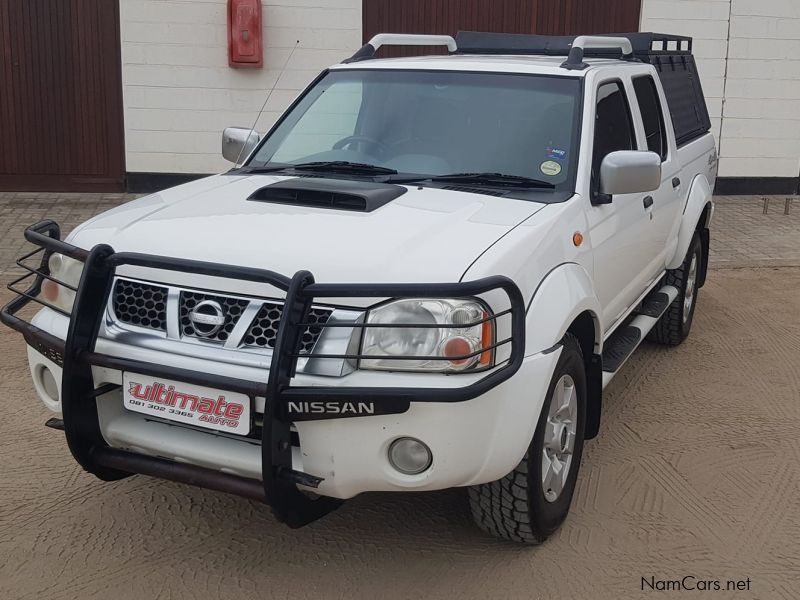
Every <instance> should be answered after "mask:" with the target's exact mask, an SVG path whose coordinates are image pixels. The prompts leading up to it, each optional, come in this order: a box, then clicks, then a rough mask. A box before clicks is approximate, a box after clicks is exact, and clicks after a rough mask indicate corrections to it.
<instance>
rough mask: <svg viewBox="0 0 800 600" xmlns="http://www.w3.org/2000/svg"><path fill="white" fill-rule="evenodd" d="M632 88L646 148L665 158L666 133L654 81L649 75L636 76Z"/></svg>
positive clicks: (662, 158)
mask: <svg viewBox="0 0 800 600" xmlns="http://www.w3.org/2000/svg"><path fill="white" fill-rule="evenodd" d="M633 90H634V91H635V92H636V101H637V102H638V103H639V110H640V111H641V113H642V122H643V123H644V134H645V136H646V138H647V149H648V150H650V151H651V152H655V153H656V154H658V155H659V156H660V157H661V160H667V148H668V146H667V133H666V131H665V130H664V115H663V113H662V112H661V102H659V100H658V92H657V91H656V83H655V81H653V78H652V77H650V76H649V75H645V76H644V77H636V78H634V80H633Z"/></svg>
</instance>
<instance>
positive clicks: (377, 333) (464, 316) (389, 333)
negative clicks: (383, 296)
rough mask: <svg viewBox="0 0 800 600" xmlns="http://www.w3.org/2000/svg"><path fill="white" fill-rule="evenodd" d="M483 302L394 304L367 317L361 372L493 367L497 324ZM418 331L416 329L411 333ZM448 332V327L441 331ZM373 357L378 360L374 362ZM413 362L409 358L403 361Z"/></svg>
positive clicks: (407, 301)
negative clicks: (489, 317) (491, 348)
mask: <svg viewBox="0 0 800 600" xmlns="http://www.w3.org/2000/svg"><path fill="white" fill-rule="evenodd" d="M489 314H490V313H489V310H488V309H487V307H486V306H485V305H484V304H483V303H482V302H481V301H479V300H477V299H475V300H473V299H468V300H460V299H452V300H451V299H441V300H439V299H407V300H394V301H392V302H388V303H386V304H383V305H381V306H379V307H377V308H375V309H373V310H370V311H369V312H368V313H367V317H366V324H367V325H380V327H365V328H364V335H363V341H362V344H361V352H360V354H361V355H362V356H364V357H366V358H362V359H361V363H360V368H362V369H382V370H387V371H440V372H441V371H450V372H452V371H466V370H469V369H475V368H480V367H487V366H491V364H492V361H493V358H494V352H493V351H492V350H486V348H488V347H490V346H491V345H492V344H493V343H494V322H493V321H491V320H485V319H486V318H487V317H488V316H489ZM411 325H414V327H411ZM443 326H444V327H443ZM372 357H374V358H372ZM403 357H409V358H403Z"/></svg>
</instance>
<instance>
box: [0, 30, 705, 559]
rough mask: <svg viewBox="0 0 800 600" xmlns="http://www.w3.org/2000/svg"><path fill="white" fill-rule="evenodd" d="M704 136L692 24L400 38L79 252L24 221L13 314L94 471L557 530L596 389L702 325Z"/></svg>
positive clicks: (353, 62)
mask: <svg viewBox="0 0 800 600" xmlns="http://www.w3.org/2000/svg"><path fill="white" fill-rule="evenodd" d="M387 45H424V46H442V50H444V49H445V47H446V50H447V51H446V53H445V52H441V53H440V54H432V55H429V56H418V57H410V58H380V56H379V55H378V54H377V53H378V51H379V49H380V48H381V47H382V46H387ZM433 51H434V50H432V52H433ZM709 131H710V123H709V118H708V113H707V110H706V106H705V101H704V98H703V93H702V89H701V87H700V82H699V79H698V75H697V69H696V66H695V61H694V59H693V56H692V51H691V40H690V39H688V38H682V37H679V36H671V35H661V34H651V33H636V34H628V35H620V36H615V37H610V36H581V37H568V38H564V37H544V36H525V35H521V36H518V35H501V34H485V33H476V32H465V33H460V34H459V35H458V36H457V37H456V38H453V37H448V36H410V35H391V34H382V35H379V36H377V37H376V38H374V39H373V40H372V41H371V42H370V43H368V44H366V45H365V46H364V47H363V48H361V49H360V50H359V51H358V52H356V54H354V55H353V56H352V57H351V58H350V59H348V60H345V61H344V62H343V63H341V64H337V65H335V66H333V67H331V68H329V69H327V70H326V71H324V72H323V73H322V74H321V75H319V77H318V78H317V79H316V80H315V81H313V83H311V84H310V86H309V87H308V88H307V89H306V90H305V91H304V92H303V93H302V94H300V96H299V97H298V98H297V99H296V100H295V101H294V103H293V104H292V105H291V106H290V107H289V108H288V110H287V111H286V112H285V114H283V116H282V117H280V119H278V121H277V122H276V123H275V125H274V126H273V127H272V129H271V130H270V131H269V132H268V133H266V134H265V135H264V136H263V138H261V137H260V136H259V135H258V134H256V133H254V132H253V131H252V130H248V129H238V128H229V129H227V130H226V131H225V132H224V134H223V154H224V156H225V157H227V158H229V159H230V160H232V161H235V162H237V164H236V166H235V168H233V169H232V170H230V171H228V172H226V173H223V174H220V175H216V176H213V177H208V178H204V179H199V180H196V181H193V182H190V183H188V184H185V185H182V186H179V187H176V188H174V189H170V190H166V191H162V192H160V193H156V194H153V195H150V196H146V197H142V198H139V199H137V200H134V201H132V202H129V203H127V204H124V205H121V206H119V207H117V208H114V209H112V210H110V211H108V212H105V213H103V214H100V215H99V216H96V217H94V218H92V219H90V220H89V221H87V222H85V223H83V224H82V225H80V226H79V227H77V228H76V229H75V230H74V231H72V232H71V233H70V234H69V235H68V236H66V238H65V239H63V240H62V239H61V235H60V231H59V227H58V225H57V224H56V223H54V222H52V221H43V222H40V223H37V224H34V225H32V226H31V227H29V228H28V229H27V230H26V231H25V237H26V238H27V240H28V241H29V242H31V243H32V244H33V246H34V247H33V249H32V250H31V252H30V253H29V254H28V255H26V256H25V257H23V258H22V259H20V261H19V262H18V264H19V265H20V266H21V267H22V268H24V269H25V275H24V276H23V277H20V278H19V279H18V280H17V281H15V282H14V283H13V284H12V285H11V286H10V287H11V289H12V290H13V291H14V292H15V293H16V294H17V295H16V297H15V298H14V299H13V300H12V301H11V302H10V303H9V304H8V305H7V306H6V307H5V308H4V309H3V310H2V320H3V322H4V323H5V324H6V325H8V326H10V327H12V328H14V329H16V330H18V331H20V332H21V333H22V334H23V335H24V338H25V340H26V342H27V354H28V360H29V362H30V373H31V376H32V378H33V386H34V389H35V392H36V395H37V396H38V397H39V398H40V399H41V401H42V402H44V404H45V406H46V407H47V408H49V409H50V410H51V411H53V412H54V413H55V414H54V415H53V418H52V419H50V420H49V421H48V424H49V425H50V426H51V427H53V428H56V429H61V430H63V432H64V434H65V437H66V442H67V445H68V447H69V450H70V451H71V453H72V455H73V456H74V458H75V460H76V461H77V462H78V463H79V464H80V466H81V467H82V468H83V469H85V470H86V471H88V472H89V473H92V474H94V475H95V476H97V477H98V478H100V479H102V480H105V481H113V480H118V479H121V478H124V477H128V476H130V475H132V474H144V475H148V476H154V477H159V478H164V479H167V480H172V481H178V482H184V483H188V484H191V485H196V486H203V487H206V488H210V489H214V490H218V491H223V492H228V493H232V494H237V495H239V496H243V497H245V498H250V499H253V500H257V501H262V502H265V503H267V504H268V505H269V506H270V507H271V509H272V511H273V513H274V515H275V517H276V519H277V520H278V521H280V522H282V523H285V524H287V525H288V526H290V527H300V526H303V525H306V524H308V523H310V522H312V521H314V520H316V519H318V518H320V517H322V516H324V515H325V514H327V513H329V512H330V511H332V510H334V509H335V508H337V507H338V506H339V505H340V504H342V502H343V501H345V500H346V499H348V498H352V497H354V496H356V495H358V494H361V493H362V492H371V491H392V492H419V491H428V490H440V489H445V488H454V487H459V488H465V489H466V490H467V493H468V496H469V502H470V505H471V511H472V514H473V516H474V519H475V521H476V523H477V525H478V526H480V527H481V528H482V529H484V530H485V531H487V532H489V533H491V534H494V535H496V536H499V537H501V538H506V539H508V540H513V541H517V542H524V543H539V542H542V541H543V540H545V539H546V538H547V537H548V536H549V535H550V534H552V533H553V532H554V531H555V530H556V529H557V528H558V527H559V526H560V525H561V523H562V522H563V521H564V519H565V518H566V516H567V513H568V510H569V506H570V502H571V500H572V497H573V493H574V490H575V487H576V481H577V479H578V473H579V467H580V463H581V455H582V450H583V447H584V443H585V441H586V440H589V439H591V438H594V437H595V436H597V435H598V432H599V430H600V423H601V412H602V398H603V389H604V388H605V387H606V386H607V385H608V384H609V382H610V381H612V379H613V378H614V376H615V375H616V374H617V373H619V372H620V371H621V370H622V369H623V367H624V364H625V362H626V360H627V359H628V358H629V357H630V356H631V354H632V353H633V352H634V350H635V349H636V348H637V347H638V346H639V345H640V344H641V343H642V342H643V341H644V340H645V339H648V340H651V341H653V342H656V343H660V344H666V345H671V346H675V345H678V344H680V343H681V342H682V341H683V340H684V339H686V337H687V336H688V335H689V331H690V329H691V327H692V320H693V316H694V312H695V307H696V305H697V298H698V292H699V290H700V288H701V287H702V286H703V283H704V281H705V279H706V270H707V266H708V254H709V225H710V222H711V217H712V212H713V202H712V188H713V186H714V182H715V178H716V170H717V154H716V149H715V144H714V139H713V137H712V135H711V134H710V133H709ZM240 159H241V163H239V162H238V161H240ZM33 308H36V309H37V310H33ZM665 356H666V355H665ZM646 401H647V399H646V398H643V399H642V402H646Z"/></svg>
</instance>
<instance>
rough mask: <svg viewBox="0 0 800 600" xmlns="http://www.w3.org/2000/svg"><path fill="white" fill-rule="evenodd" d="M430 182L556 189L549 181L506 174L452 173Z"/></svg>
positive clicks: (432, 178)
mask: <svg viewBox="0 0 800 600" xmlns="http://www.w3.org/2000/svg"><path fill="white" fill-rule="evenodd" d="M426 179H428V180H430V181H443V182H451V183H472V184H476V185H496V186H509V187H523V188H543V189H554V188H555V187H556V186H555V185H554V184H552V183H550V182H549V181H542V180H541V179H534V178H532V177H523V176H522V175H508V174H506V173H451V174H449V175H436V176H433V177H428V178H426Z"/></svg>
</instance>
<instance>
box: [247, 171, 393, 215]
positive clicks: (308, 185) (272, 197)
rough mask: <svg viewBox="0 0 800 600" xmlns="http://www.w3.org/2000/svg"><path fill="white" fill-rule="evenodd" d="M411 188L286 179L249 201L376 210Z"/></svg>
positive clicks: (359, 210)
mask: <svg viewBox="0 0 800 600" xmlns="http://www.w3.org/2000/svg"><path fill="white" fill-rule="evenodd" d="M407 191H408V188H405V187H402V186H400V185H392V184H389V183H376V182H372V181H353V180H349V179H325V178H323V179H304V178H297V179H286V180H283V181H279V182H277V183H273V184H271V185H267V186H264V187H262V188H259V189H257V190H256V191H255V192H253V193H252V194H251V195H250V197H249V198H248V200H250V201H254V202H268V203H274V204H289V205H292V206H307V207H311V208H327V209H333V210H348V211H356V212H372V211H374V210H377V209H379V208H381V207H382V206H385V205H386V204H388V203H389V202H391V201H392V200H396V199H397V198H399V197H400V196H402V195H403V194H405V193H406V192H407Z"/></svg>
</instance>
